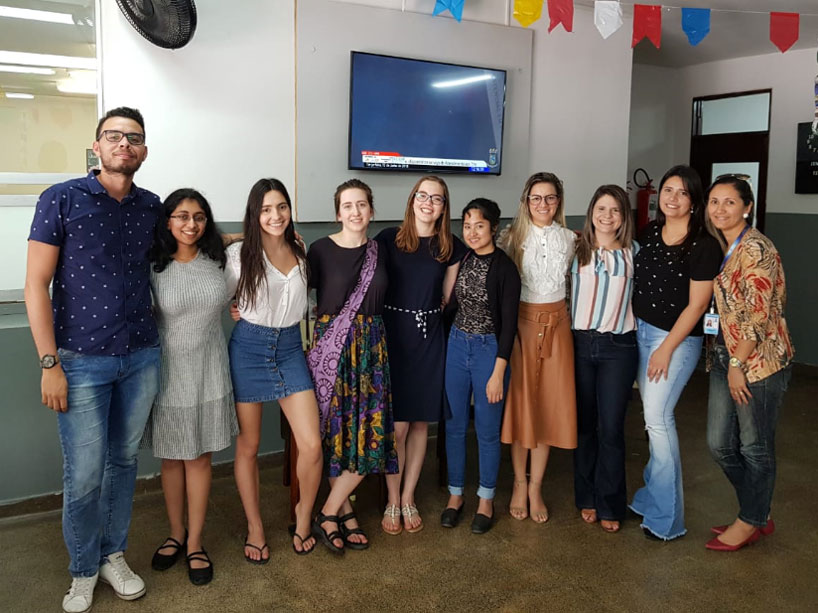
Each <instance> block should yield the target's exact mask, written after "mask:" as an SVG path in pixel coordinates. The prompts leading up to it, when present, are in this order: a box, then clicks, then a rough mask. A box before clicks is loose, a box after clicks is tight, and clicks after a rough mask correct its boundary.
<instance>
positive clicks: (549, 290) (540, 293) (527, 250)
mask: <svg viewBox="0 0 818 613" xmlns="http://www.w3.org/2000/svg"><path fill="white" fill-rule="evenodd" d="M575 241H576V234H574V233H573V232H572V231H571V230H568V229H567V228H563V227H562V226H561V225H559V224H558V223H557V222H556V221H555V222H553V223H552V224H551V225H550V226H543V227H542V228H538V227H537V226H535V225H534V224H532V225H531V227H530V229H529V231H528V236H527V237H526V239H525V242H524V243H523V269H522V270H521V271H520V277H521V278H522V282H523V287H522V292H521V294H520V300H521V301H522V302H531V303H534V304H542V303H544V302H559V301H560V300H563V299H564V298H565V280H566V274H567V273H568V269H569V267H570V266H571V260H572V259H573V257H574V242H575Z"/></svg>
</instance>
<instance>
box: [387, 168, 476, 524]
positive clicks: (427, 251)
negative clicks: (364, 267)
mask: <svg viewBox="0 0 818 613" xmlns="http://www.w3.org/2000/svg"><path fill="white" fill-rule="evenodd" d="M377 240H378V241H379V243H380V244H381V246H382V247H383V249H384V251H385V252H386V262H387V271H388V273H389V289H388V290H387V294H386V304H385V307H384V316H383V319H384V323H385V324H386V335H387V339H389V341H388V342H389V366H390V371H391V374H392V406H393V412H394V418H395V439H396V440H395V442H396V446H397V450H398V461H399V464H400V473H399V474H396V475H387V476H386V484H387V488H388V490H389V500H388V503H387V506H386V510H385V511H384V517H383V523H382V527H383V529H384V531H385V532H386V533H388V534H399V533H400V532H401V531H402V530H403V527H404V526H405V528H406V531H407V532H419V531H420V530H422V529H423V521H422V519H421V517H420V515H419V513H418V510H417V506H416V505H415V487H416V486H417V482H418V479H419V477H420V471H421V469H422V468H423V459H424V457H425V456H426V440H427V437H428V430H429V422H436V421H440V420H441V419H444V418H445V417H446V414H445V406H446V405H445V403H444V388H443V375H444V365H445V357H446V346H445V342H446V339H445V336H444V333H443V321H442V317H441V305H442V304H443V297H444V296H448V295H449V294H450V293H451V288H452V287H453V286H454V281H455V279H456V278H457V269H458V265H459V264H458V263H459V262H460V260H461V259H462V257H463V256H464V255H465V253H466V247H465V246H464V245H463V243H462V242H461V241H460V240H459V239H458V238H457V237H455V236H452V233H451V228H450V216H449V189H448V187H447V186H446V183H445V182H444V181H443V179H440V178H438V177H434V176H429V177H424V178H422V179H420V180H419V181H418V182H417V183H416V184H415V185H414V187H413V188H412V191H411V193H410V194H409V199H408V202H407V203H406V213H405V215H404V219H403V223H402V224H401V225H400V227H398V228H387V229H385V230H383V231H382V232H381V233H380V234H378V236H377ZM401 479H402V480H403V484H402V485H403V487H402V488H401ZM401 516H403V526H401V521H400V518H401Z"/></svg>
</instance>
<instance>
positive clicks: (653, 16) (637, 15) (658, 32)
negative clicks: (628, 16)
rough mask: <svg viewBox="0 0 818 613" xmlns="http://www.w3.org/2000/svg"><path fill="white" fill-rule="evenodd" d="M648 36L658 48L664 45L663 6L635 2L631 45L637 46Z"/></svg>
mask: <svg viewBox="0 0 818 613" xmlns="http://www.w3.org/2000/svg"><path fill="white" fill-rule="evenodd" d="M646 36H647V37H648V39H649V40H650V42H652V43H653V46H654V47H656V48H657V49H658V48H659V47H661V46H662V7H661V6H659V5H651V6H648V5H646V4H634V5H633V38H632V39H631V47H635V46H636V44H637V43H638V42H639V41H640V40H642V39H643V38H645V37H646Z"/></svg>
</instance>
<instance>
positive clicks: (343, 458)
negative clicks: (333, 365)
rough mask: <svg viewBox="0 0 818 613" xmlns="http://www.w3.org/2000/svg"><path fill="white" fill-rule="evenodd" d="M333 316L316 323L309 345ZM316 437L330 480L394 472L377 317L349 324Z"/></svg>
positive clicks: (388, 401) (382, 337)
mask: <svg viewBox="0 0 818 613" xmlns="http://www.w3.org/2000/svg"><path fill="white" fill-rule="evenodd" d="M334 318H335V316H334V315H323V316H321V317H320V318H319V319H318V321H317V322H316V324H315V330H314V331H313V340H314V342H317V341H318V339H320V338H321V337H322V336H323V335H324V334H325V333H326V331H327V329H328V328H329V325H330V323H331V322H332V320H333V319H334ZM321 438H322V440H323V447H324V466H325V468H326V470H327V475H328V476H329V477H338V476H340V475H341V473H342V472H343V471H345V470H347V471H349V472H351V473H355V474H359V475H368V474H372V473H384V474H396V473H397V472H398V453H397V450H396V449H395V424H394V420H393V417H392V386H391V382H390V377H389V360H388V354H387V351H386V332H385V328H384V325H383V319H382V318H381V316H380V315H360V314H359V315H357V316H356V317H355V319H353V320H352V325H351V326H350V328H349V333H348V334H347V338H346V342H345V343H344V348H343V350H342V352H341V357H340V358H339V360H338V376H337V377H336V378H335V390H334V392H333V394H332V400H331V401H330V408H329V418H328V419H327V424H326V427H325V429H324V431H323V432H322V433H321Z"/></svg>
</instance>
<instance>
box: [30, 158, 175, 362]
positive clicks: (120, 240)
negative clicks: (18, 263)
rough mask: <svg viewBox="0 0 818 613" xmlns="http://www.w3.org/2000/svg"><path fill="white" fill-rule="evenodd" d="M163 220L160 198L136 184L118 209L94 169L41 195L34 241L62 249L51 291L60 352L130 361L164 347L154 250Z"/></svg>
mask: <svg viewBox="0 0 818 613" xmlns="http://www.w3.org/2000/svg"><path fill="white" fill-rule="evenodd" d="M161 214H162V206H161V202H160V200H159V197H158V196H157V195H156V194H153V193H151V192H149V191H147V190H145V189H142V188H139V187H137V186H136V185H134V186H132V187H131V191H130V193H129V194H128V195H127V196H125V198H124V199H123V200H122V202H121V203H119V202H117V201H116V200H114V199H113V198H112V197H111V196H109V195H108V193H107V192H106V191H105V188H104V187H102V184H100V182H99V181H98V180H97V177H96V174H95V173H94V172H93V171H92V172H90V173H89V174H88V176H87V177H82V178H80V179H73V180H71V181H66V182H65V183H60V184H58V185H54V186H53V187H50V188H48V189H47V190H45V191H44V192H43V193H42V195H41V196H40V199H39V201H38V202H37V208H36V211H35V213H34V221H33V222H32V223H31V233H30V234H29V237H28V238H29V240H34V241H39V242H42V243H48V244H50V245H56V246H58V247H60V257H59V260H58V261H57V270H56V272H55V274H54V284H53V290H52V291H53V296H52V305H53V310H54V334H55V336H56V340H57V346H58V347H59V348H61V349H68V350H70V351H77V352H80V353H86V354H90V355H126V354H128V353H130V352H132V351H136V350H138V349H142V348H144V347H152V346H155V345H157V344H158V343H159V337H158V334H157V330H156V322H155V321H154V319H153V315H152V313H151V294H150V264H149V262H148V250H149V249H150V246H151V242H152V241H153V234H154V229H155V228H156V223H157V220H158V219H159V218H160V216H161Z"/></svg>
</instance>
